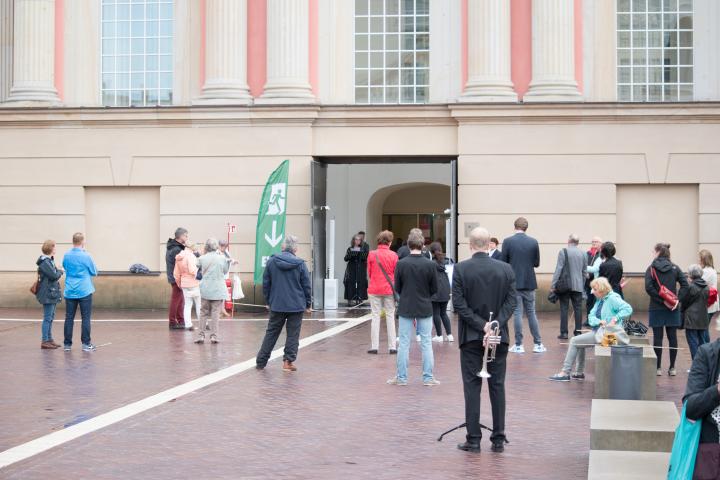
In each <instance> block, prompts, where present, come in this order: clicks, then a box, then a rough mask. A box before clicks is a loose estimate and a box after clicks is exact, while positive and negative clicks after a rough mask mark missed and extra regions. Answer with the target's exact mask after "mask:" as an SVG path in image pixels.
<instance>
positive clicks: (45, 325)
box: [42, 303, 57, 342]
mask: <svg viewBox="0 0 720 480" xmlns="http://www.w3.org/2000/svg"><path fill="white" fill-rule="evenodd" d="M55 308H57V303H43V322H42V341H43V342H50V341H52V339H53V338H52V322H53V320H55Z"/></svg>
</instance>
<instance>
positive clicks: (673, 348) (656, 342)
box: [652, 327, 678, 368]
mask: <svg viewBox="0 0 720 480" xmlns="http://www.w3.org/2000/svg"><path fill="white" fill-rule="evenodd" d="M652 330H653V347H655V349H654V350H655V355H657V368H660V364H661V362H662V353H663V349H662V348H661V347H662V344H663V327H653V329H652ZM677 330H678V329H677V327H665V331H666V332H667V337H668V343H669V344H670V368H675V358H677V352H678V351H677V346H678V342H677Z"/></svg>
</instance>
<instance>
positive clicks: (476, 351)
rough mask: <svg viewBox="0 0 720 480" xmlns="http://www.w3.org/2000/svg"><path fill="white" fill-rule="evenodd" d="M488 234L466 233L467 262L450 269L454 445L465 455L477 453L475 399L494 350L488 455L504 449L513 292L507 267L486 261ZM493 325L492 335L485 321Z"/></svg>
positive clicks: (478, 433) (511, 273)
mask: <svg viewBox="0 0 720 480" xmlns="http://www.w3.org/2000/svg"><path fill="white" fill-rule="evenodd" d="M489 244H490V234H489V233H488V231H487V230H486V229H484V228H481V227H478V228H475V229H474V230H473V231H472V232H471V233H470V239H469V247H470V253H471V254H472V257H471V258H470V259H468V260H464V261H462V262H460V263H458V264H457V265H455V270H454V272H453V283H452V300H453V305H454V307H455V312H456V313H457V315H458V346H459V347H460V368H461V372H462V380H463V390H464V394H465V422H466V428H467V437H466V438H467V441H466V442H465V443H462V444H460V445H458V448H459V449H460V450H464V451H467V452H479V451H480V439H481V438H482V432H481V430H480V393H481V390H482V378H481V377H478V372H480V371H481V370H482V368H483V357H484V355H485V349H486V348H488V347H489V346H494V348H495V360H493V361H492V362H490V363H488V366H487V368H488V372H489V373H490V378H488V380H487V381H488V389H489V393H490V404H491V406H492V418H493V428H492V435H491V436H490V441H491V442H492V451H493V452H502V451H503V450H504V449H505V443H506V439H505V371H506V366H507V363H506V359H507V354H508V348H509V346H510V335H509V331H508V322H509V321H510V318H511V317H512V316H513V314H514V312H515V306H516V304H517V291H516V290H515V272H514V271H513V269H512V267H511V266H510V265H508V264H507V263H505V262H502V261H500V260H495V259H492V258H490V257H489V256H488V249H489ZM491 320H494V321H497V322H498V325H499V327H498V330H499V335H494V333H493V331H492V330H493V329H492V328H491V326H490V323H489V322H490V321H491Z"/></svg>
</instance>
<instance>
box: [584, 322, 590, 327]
mask: <svg viewBox="0 0 720 480" xmlns="http://www.w3.org/2000/svg"><path fill="white" fill-rule="evenodd" d="M582 326H583V327H587V328H592V325H590V324H589V323H588V322H583V325H582Z"/></svg>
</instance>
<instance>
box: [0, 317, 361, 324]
mask: <svg viewBox="0 0 720 480" xmlns="http://www.w3.org/2000/svg"><path fill="white" fill-rule="evenodd" d="M358 318H362V317H358ZM78 321H79V320H78ZM220 321H221V322H267V318H221V319H220ZM346 321H348V319H347V318H306V319H304V320H303V322H346ZM0 322H18V323H42V319H41V318H40V319H38V318H0ZM58 322H59V323H65V319H64V318H58V319H55V320H54V321H53V323H58ZM156 322H165V323H167V322H168V319H167V318H104V319H103V318H99V319H93V320H92V323H156ZM195 322H196V323H197V320H195Z"/></svg>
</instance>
